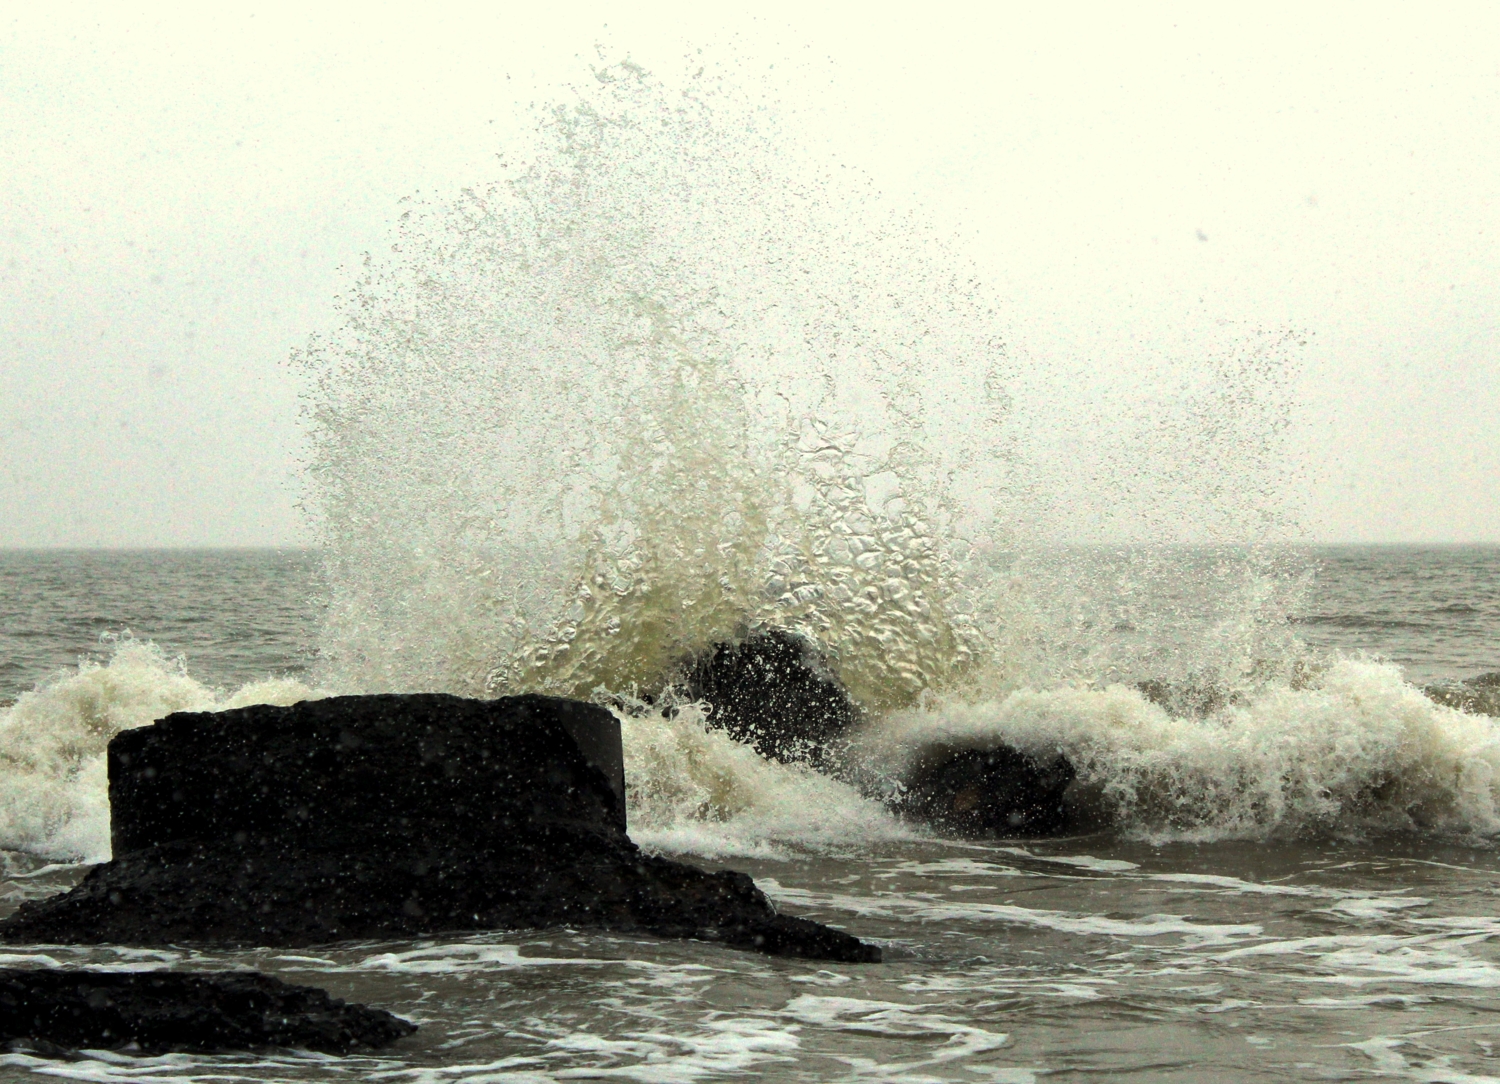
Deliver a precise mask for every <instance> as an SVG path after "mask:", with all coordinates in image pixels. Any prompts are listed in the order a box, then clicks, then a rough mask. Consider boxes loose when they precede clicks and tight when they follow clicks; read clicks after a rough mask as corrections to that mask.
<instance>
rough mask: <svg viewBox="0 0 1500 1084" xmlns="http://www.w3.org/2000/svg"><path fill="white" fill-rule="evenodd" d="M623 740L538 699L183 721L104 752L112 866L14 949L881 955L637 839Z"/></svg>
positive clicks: (751, 888)
mask: <svg viewBox="0 0 1500 1084" xmlns="http://www.w3.org/2000/svg"><path fill="white" fill-rule="evenodd" d="M622 763H623V758H622V756H621V750H620V736H619V723H618V721H617V720H616V719H615V718H614V716H612V715H611V714H610V713H609V712H607V711H605V710H604V709H603V708H599V707H596V706H594V705H590V704H584V703H579V702H577V701H570V700H560V699H557V698H553V697H544V696H516V697H507V698H504V699H500V700H467V699H463V698H460V697H454V696H446V695H442V694H417V695H382V696H346V697H334V698H331V699H327V700H314V701H305V702H303V703H300V704H296V705H293V706H291V707H272V706H267V705H261V706H256V707H249V708H239V709H236V710H233V711H226V712H220V713H215V714H191V713H179V714H176V715H169V716H168V717H166V718H165V719H162V720H160V721H159V722H157V723H156V724H154V725H153V726H150V727H143V728H141V729H139V730H129V731H125V732H123V733H121V734H120V735H118V736H117V737H116V738H115V739H114V740H113V741H112V742H111V743H110V748H109V775H110V804H111V809H112V817H113V826H114V827H113V835H114V846H115V855H116V857H115V859H114V860H113V861H111V862H108V863H105V864H104V865H102V866H98V867H96V868H95V869H94V870H92V871H91V872H90V873H89V874H88V876H87V877H85V878H84V880H83V881H82V882H80V883H79V884H78V886H77V887H75V888H74V889H73V890H72V891H71V892H67V893H64V894H62V895H59V896H54V897H52V898H50V899H46V900H40V901H37V902H34V903H29V904H25V905H23V906H22V907H21V908H20V909H19V910H18V911H17V913H16V914H14V915H12V916H11V917H10V918H8V919H6V920H5V921H4V922H0V940H3V941H11V942H17V941H27V942H62V943H68V942H72V943H106V942H108V943H116V944H136V945H155V944H169V943H177V942H194V941H197V942H212V943H217V944H247V945H307V944H317V943H322V942H330V941H338V940H345V939H350V938H405V937H413V936H419V935H425V934H431V933H436V932H439V931H455V930H464V929H513V928H518V927H536V926H574V927H604V928H609V929H616V930H628V931H641V932H648V933H653V934H657V935H659V936H663V937H690V938H699V939H702V940H710V941H720V942H723V943H725V944H729V945H734V946H737V947H742V948H753V949H759V950H761V951H764V952H769V953H773V954H777V955H787V956H804V957H811V958H816V959H831V960H844V961H872V960H878V959H879V958H880V951H879V949H877V948H875V947H874V946H872V945H867V944H865V943H863V942H861V941H859V940H858V939H856V938H854V937H852V936H850V935H848V934H845V933H842V932H840V931H838V930H833V929H830V928H828V927H826V926H822V925H819V924H817V923H815V922H810V921H807V920H804V919H798V918H790V917H787V916H783V915H778V914H777V913H776V911H775V909H774V908H773V907H772V905H771V903H770V901H768V900H767V899H766V897H765V896H764V895H763V894H762V893H761V892H760V890H759V889H757V888H756V887H755V885H754V883H753V882H752V881H751V880H750V878H749V877H747V876H745V875H744V874H741V873H734V872H730V871H722V872H718V873H707V872H705V871H703V870H700V869H697V868H695V867H692V866H688V865H685V864H683V863H680V862H673V861H670V860H668V859H665V858H660V857H657V856H653V855H647V854H645V853H643V852H641V851H640V850H639V849H638V848H637V847H636V846H635V844H634V843H632V842H631V841H630V838H629V836H627V835H626V834H625V801H624V776H623V770H622V768H621V764H622Z"/></svg>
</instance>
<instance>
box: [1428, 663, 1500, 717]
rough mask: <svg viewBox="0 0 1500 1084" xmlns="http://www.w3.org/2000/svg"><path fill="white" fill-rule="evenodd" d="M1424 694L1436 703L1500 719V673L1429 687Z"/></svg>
mask: <svg viewBox="0 0 1500 1084" xmlns="http://www.w3.org/2000/svg"><path fill="white" fill-rule="evenodd" d="M1422 692H1424V693H1426V694H1427V698H1428V699H1429V700H1432V701H1433V702H1435V703H1438V704H1442V705H1444V706H1446V707H1450V708H1457V709H1459V710H1460V711H1467V712H1469V713H1471V714H1474V715H1494V716H1497V717H1500V671H1497V672H1495V673H1491V674H1480V675H1479V676H1478V677H1472V678H1469V679H1468V680H1467V681H1460V682H1454V683H1451V684H1442V685H1428V686H1427V687H1425V688H1424V689H1423V690H1422Z"/></svg>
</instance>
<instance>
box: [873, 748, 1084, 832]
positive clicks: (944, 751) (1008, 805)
mask: <svg viewBox="0 0 1500 1084" xmlns="http://www.w3.org/2000/svg"><path fill="white" fill-rule="evenodd" d="M1073 776H1074V769H1073V765H1072V764H1071V763H1070V762H1069V761H1068V759H1067V758H1066V757H1064V756H1062V755H1060V754H1059V755H1055V756H1053V757H1051V758H1042V759H1039V758H1036V757H1032V756H1029V755H1027V754H1025V753H1022V752H1020V751H1019V750H1017V749H1014V748H1012V747H1010V746H1008V745H995V746H988V747H975V746H963V745H948V744H934V745H929V746H927V747H925V748H924V749H922V751H921V752H920V753H919V754H918V755H917V756H916V757H915V758H914V759H913V761H912V763H911V766H910V767H909V768H908V769H907V771H906V772H905V773H904V778H903V788H902V793H901V795H900V797H899V798H898V799H896V801H895V802H894V803H893V805H894V806H895V808H897V809H898V810H900V811H901V812H902V813H905V814H907V815H915V816H917V817H920V818H922V819H923V820H926V821H928V822H930V823H932V824H933V825H935V826H937V827H938V828H941V829H943V830H945V831H949V832H954V833H957V834H959V835H964V836H972V837H979V838H991V839H992V838H997V837H1005V836H1041V835H1050V834H1054V833H1057V832H1061V831H1063V830H1065V829H1066V828H1068V827H1069V823H1070V820H1071V816H1070V811H1069V807H1068V804H1067V802H1066V801H1065V796H1064V795H1065V792H1066V791H1067V790H1068V785H1069V784H1070V783H1072V782H1073Z"/></svg>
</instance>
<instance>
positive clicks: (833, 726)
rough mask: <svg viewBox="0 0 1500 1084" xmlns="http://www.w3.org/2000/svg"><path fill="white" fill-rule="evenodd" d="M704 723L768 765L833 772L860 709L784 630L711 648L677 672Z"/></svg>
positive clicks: (811, 651)
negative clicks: (706, 712)
mask: <svg viewBox="0 0 1500 1084" xmlns="http://www.w3.org/2000/svg"><path fill="white" fill-rule="evenodd" d="M683 685H684V687H685V690H686V692H687V694H688V695H689V696H690V697H692V698H693V699H694V700H699V701H702V702H704V703H707V704H709V705H711V706H712V709H713V710H712V713H711V714H710V716H709V725H710V726H712V727H715V728H717V729H720V730H724V731H727V732H728V734H729V736H730V737H732V738H734V739H735V740H736V741H740V742H744V743H746V744H747V745H751V746H753V747H754V748H755V751H756V752H757V753H759V754H760V755H761V756H763V757H765V758H767V759H768V760H776V761H780V762H781V763H783V764H791V763H805V764H810V765H812V766H813V767H815V768H818V769H820V770H823V771H828V770H831V769H836V768H837V767H838V766H839V762H840V760H841V757H842V753H843V751H844V749H845V748H846V745H847V742H848V739H849V736H850V733H851V732H852V731H853V729H854V728H855V726H856V725H857V724H858V723H859V721H860V718H861V712H860V710H859V707H858V706H857V705H856V704H855V703H854V701H853V700H852V699H851V698H850V696H849V694H848V693H847V692H846V691H845V690H844V687H843V686H842V685H840V684H839V682H838V679H836V678H835V677H834V676H833V674H832V672H831V671H830V669H829V666H828V663H827V660H825V659H824V658H823V657H822V655H821V654H820V653H819V652H818V650H817V648H816V647H815V646H814V645H813V644H811V643H810V642H808V641H807V640H806V639H804V638H803V637H801V636H798V635H797V634H796V633H792V632H787V631H786V630H784V629H766V630H764V631H760V632H755V633H752V634H751V635H749V636H747V637H745V639H743V640H740V641H737V642H735V643H725V644H715V645H714V646H713V647H711V648H709V649H708V650H707V651H705V652H704V653H703V654H702V655H700V656H698V657H697V658H696V659H694V660H693V661H692V662H691V663H689V664H688V666H687V667H686V668H685V672H684V680H683Z"/></svg>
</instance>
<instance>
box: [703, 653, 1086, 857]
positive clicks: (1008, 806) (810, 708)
mask: <svg viewBox="0 0 1500 1084" xmlns="http://www.w3.org/2000/svg"><path fill="white" fill-rule="evenodd" d="M683 673H684V675H685V677H684V680H683V681H682V689H683V691H684V692H686V693H687V695H688V696H690V697H692V698H693V699H695V700H701V701H703V702H705V703H707V704H709V705H711V707H712V709H713V710H712V713H711V714H710V716H709V725H710V726H715V727H718V728H719V729H722V730H724V731H726V732H728V734H729V735H730V736H731V737H733V738H734V739H735V740H736V741H741V742H745V743H747V744H749V745H751V746H753V747H754V748H755V750H756V752H758V753H760V755H761V756H763V757H766V758H767V759H770V760H777V761H781V762H782V763H803V764H807V765H809V766H811V767H813V768H816V769H818V770H819V771H821V772H825V773H827V774H830V775H834V776H837V777H839V778H842V779H844V780H845V781H846V782H850V783H852V784H854V785H856V786H859V787H861V788H862V789H864V790H865V791H866V792H867V793H869V794H870V795H871V796H873V797H877V798H879V799H880V800H883V801H885V802H886V804H887V805H889V806H890V807H891V808H892V809H893V810H894V811H895V812H897V813H899V814H901V815H902V816H906V817H910V818H912V819H915V820H918V821H923V822H926V823H928V824H931V825H933V826H934V827H936V828H938V829H940V830H942V831H945V832H953V833H956V834H960V835H965V836H974V837H988V838H995V837H1009V836H1040V835H1050V834H1055V833H1058V832H1061V831H1064V830H1066V829H1068V828H1069V827H1070V826H1071V824H1072V820H1073V818H1072V815H1071V813H1070V811H1069V810H1070V807H1069V805H1068V804H1067V802H1066V801H1065V800H1064V791H1066V790H1067V788H1068V784H1069V783H1071V782H1072V780H1073V776H1074V769H1073V765H1072V764H1070V763H1069V762H1068V760H1067V759H1066V758H1065V757H1063V756H1061V755H1057V756H1054V757H1052V758H1050V759H1047V758H1044V759H1040V760H1039V759H1037V758H1035V757H1032V756H1028V755H1027V754H1025V753H1022V752H1020V751H1019V750H1016V749H1013V748H1011V747H1010V746H1007V745H1003V744H994V745H991V746H987V747H985V748H974V747H968V746H953V745H949V744H946V743H941V742H934V743H931V744H928V745H926V746H923V747H921V748H918V749H915V750H912V751H911V755H910V756H908V757H907V758H906V763H905V766H904V768H902V769H901V770H899V771H897V772H894V773H889V774H894V775H895V776H896V778H895V779H894V780H892V779H889V778H886V777H885V775H886V774H887V773H883V772H877V773H875V774H874V775H873V776H872V774H871V772H870V771H869V770H867V769H866V768H865V767H864V766H863V765H862V764H861V763H860V751H859V746H858V730H859V727H860V725H861V724H862V722H863V721H864V713H863V712H862V711H861V709H860V707H859V706H858V705H857V704H856V703H855V702H854V700H853V699H852V698H851V697H850V696H849V694H848V692H847V691H845V689H844V687H843V686H842V685H841V684H839V681H838V679H837V678H836V677H835V676H834V675H833V673H832V670H831V667H830V666H829V664H828V661H827V660H826V659H824V658H823V657H822V655H821V654H820V653H819V652H818V650H817V648H816V647H815V646H814V645H812V644H811V643H809V642H808V641H807V640H805V639H803V638H802V637H801V636H798V635H797V634H795V633H792V632H788V631H786V630H784V629H766V630H763V631H759V632H755V633H752V634H751V635H749V636H747V637H745V639H743V640H740V641H738V642H736V643H726V644H715V645H714V646H713V647H712V648H710V649H709V650H708V651H706V652H704V653H703V654H702V655H700V656H698V657H697V658H696V659H694V660H692V662H690V663H689V664H688V665H687V666H686V667H684V669H683ZM893 781H894V782H895V784H896V786H894V787H892V786H891V783H892V782H893Z"/></svg>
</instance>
